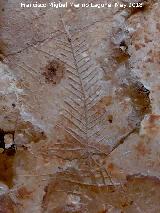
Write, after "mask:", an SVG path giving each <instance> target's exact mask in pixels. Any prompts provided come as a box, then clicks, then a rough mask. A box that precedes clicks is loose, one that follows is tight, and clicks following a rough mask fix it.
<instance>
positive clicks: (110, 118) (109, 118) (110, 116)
mask: <svg viewBox="0 0 160 213" xmlns="http://www.w3.org/2000/svg"><path fill="white" fill-rule="evenodd" d="M108 121H109V123H110V124H111V123H112V122H113V116H112V115H108Z"/></svg>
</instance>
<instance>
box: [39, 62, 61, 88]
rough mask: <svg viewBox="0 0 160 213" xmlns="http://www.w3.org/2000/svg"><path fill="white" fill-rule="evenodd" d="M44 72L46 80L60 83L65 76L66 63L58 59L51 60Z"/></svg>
mask: <svg viewBox="0 0 160 213" xmlns="http://www.w3.org/2000/svg"><path fill="white" fill-rule="evenodd" d="M42 74H43V75H44V76H45V79H46V82H48V83H51V84H54V85H55V84H58V83H60V81H61V79H62V78H63V76H64V65H63V64H62V63H60V62H59V61H56V60H53V61H50V62H49V63H48V64H47V65H46V67H45V71H44V72H43V73H42Z"/></svg>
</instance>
